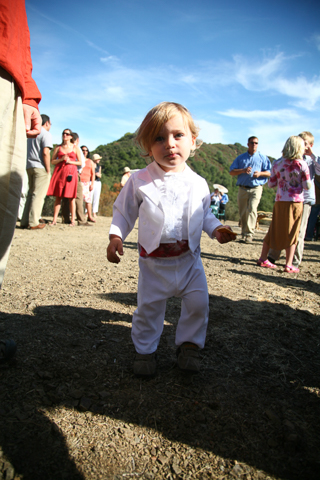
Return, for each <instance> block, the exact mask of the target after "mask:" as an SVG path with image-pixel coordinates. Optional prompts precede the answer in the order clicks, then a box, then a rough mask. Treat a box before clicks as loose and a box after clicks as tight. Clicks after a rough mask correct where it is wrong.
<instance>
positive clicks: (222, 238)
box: [212, 225, 237, 243]
mask: <svg viewBox="0 0 320 480" xmlns="http://www.w3.org/2000/svg"><path fill="white" fill-rule="evenodd" d="M212 236H213V237H216V239H217V240H218V242H219V243H228V242H231V241H232V240H235V238H236V236H237V234H236V233H234V232H233V231H232V230H231V227H229V226H228V225H226V226H224V227H217V228H216V229H215V230H214V231H213V234H212Z"/></svg>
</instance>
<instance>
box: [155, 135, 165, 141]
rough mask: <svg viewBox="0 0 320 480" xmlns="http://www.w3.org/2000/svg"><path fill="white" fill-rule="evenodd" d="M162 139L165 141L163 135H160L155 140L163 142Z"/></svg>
mask: <svg viewBox="0 0 320 480" xmlns="http://www.w3.org/2000/svg"><path fill="white" fill-rule="evenodd" d="M162 141H163V137H160V136H159V137H157V138H156V139H155V142H162Z"/></svg>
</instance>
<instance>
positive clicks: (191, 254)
mask: <svg viewBox="0 0 320 480" xmlns="http://www.w3.org/2000/svg"><path fill="white" fill-rule="evenodd" d="M182 174H183V175H184V179H185V181H187V182H188V185H189V189H190V197H189V201H188V213H187V217H188V218H185V219H184V221H185V222H187V224H188V225H187V226H188V229H187V231H188V244H189V251H188V252H186V253H184V254H182V255H180V256H178V257H169V258H159V257H147V258H143V257H140V258H139V266H140V274H139V285H138V308H137V310H136V311H135V312H134V315H133V319H132V339H133V343H134V345H135V348H136V351H137V352H138V353H141V354H148V353H153V352H154V351H155V350H156V349H157V347H158V344H159V341H160V336H161V333H162V329H163V321H164V314H165V306H166V300H167V299H168V298H170V297H172V296H176V297H181V298H182V306H181V316H180V319H179V324H178V327H177V331H176V344H177V345H178V346H179V345H181V344H182V343H184V342H191V343H195V344H196V345H198V346H199V347H200V348H203V347H204V343H205V336H206V328H207V322H208V313H209V305H208V304H209V302H208V290H207V282H206V278H205V274H204V270H203V266H202V262H201V258H200V239H201V234H202V230H204V231H205V232H206V233H207V234H208V235H209V236H210V237H212V232H213V230H214V229H215V228H216V227H218V226H219V225H221V223H220V222H219V220H217V219H216V217H215V216H214V215H213V214H212V212H211V210H210V208H209V207H210V193H209V189H208V185H207V182H206V181H205V180H204V178H202V177H200V176H199V175H197V174H196V173H194V172H193V171H192V170H191V169H190V168H189V167H188V166H187V165H186V168H185V170H184V172H182ZM163 175H164V172H163V171H162V170H161V169H160V167H159V166H158V165H157V164H156V163H155V162H152V163H151V164H150V165H148V166H147V167H146V168H144V169H143V170H140V171H138V172H136V173H134V174H133V175H131V177H130V178H129V180H128V182H127V183H126V185H125V187H124V188H123V189H122V191H121V192H120V195H119V196H118V198H117V200H116V201H115V203H114V207H113V220H112V225H111V227H110V234H113V235H118V236H119V237H121V238H122V240H125V238H126V237H127V235H128V234H129V233H130V232H131V230H132V229H133V227H134V225H135V221H136V219H137V218H138V217H139V228H138V243H139V244H140V245H141V246H142V247H143V248H144V249H145V250H146V252H147V253H149V254H150V253H151V252H153V251H154V250H155V249H156V248H158V247H159V245H160V239H161V233H162V229H163V226H164V222H165V215H164V211H163V209H162V205H161V192H160V187H161V185H162V184H163V180H162V177H163ZM177 175H179V174H177Z"/></svg>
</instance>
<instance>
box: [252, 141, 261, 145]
mask: <svg viewBox="0 0 320 480" xmlns="http://www.w3.org/2000/svg"><path fill="white" fill-rule="evenodd" d="M250 143H252V144H253V145H259V142H250Z"/></svg>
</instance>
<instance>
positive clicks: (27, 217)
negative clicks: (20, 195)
mask: <svg viewBox="0 0 320 480" xmlns="http://www.w3.org/2000/svg"><path fill="white" fill-rule="evenodd" d="M27 174H28V180H29V190H28V194H27V200H26V204H25V207H24V211H23V215H22V219H21V224H20V225H21V227H28V226H30V227H36V226H37V225H39V218H40V217H41V213H42V208H43V203H44V199H45V197H46V194H47V191H48V187H49V183H50V174H48V173H47V172H46V170H45V169H44V168H28V170H27Z"/></svg>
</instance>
